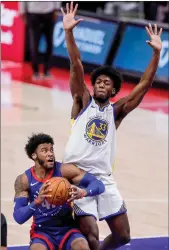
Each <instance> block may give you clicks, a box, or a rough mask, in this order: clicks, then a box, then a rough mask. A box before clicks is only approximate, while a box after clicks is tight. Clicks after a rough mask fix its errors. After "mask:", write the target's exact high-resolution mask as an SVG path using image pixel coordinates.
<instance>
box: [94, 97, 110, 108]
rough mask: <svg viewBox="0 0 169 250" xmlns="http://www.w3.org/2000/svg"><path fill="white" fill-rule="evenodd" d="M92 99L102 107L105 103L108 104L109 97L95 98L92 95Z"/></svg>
mask: <svg viewBox="0 0 169 250" xmlns="http://www.w3.org/2000/svg"><path fill="white" fill-rule="evenodd" d="M94 100H95V102H96V104H97V105H98V106H99V107H101V108H102V107H104V106H106V105H107V104H109V99H105V100H103V99H99V98H97V99H96V98H95V97H94Z"/></svg>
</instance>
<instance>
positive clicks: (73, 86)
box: [61, 2, 162, 250]
mask: <svg viewBox="0 0 169 250" xmlns="http://www.w3.org/2000/svg"><path fill="white" fill-rule="evenodd" d="M77 7H78V6H77V5H76V6H75V8H74V7H73V2H72V3H71V4H68V3H67V4H66V10H65V11H64V10H63V9H61V11H62V14H63V28H64V30H65V39H66V44H67V50H68V54H69V58H70V62H71V67H70V90H71V94H72V97H73V108H72V113H71V116H72V129H71V135H70V137H69V140H68V143H67V145H66V149H65V154H64V161H63V162H64V163H71V162H73V163H74V164H75V165H76V166H78V167H79V168H81V169H84V170H85V171H87V172H90V173H92V174H94V175H95V176H96V177H97V178H98V179H99V180H102V181H103V183H104V184H105V192H104V193H102V194H101V195H100V196H97V197H84V198H83V199H81V200H79V201H78V200H77V201H75V203H76V204H77V205H78V207H80V209H81V215H83V216H82V217H80V225H81V227H80V228H81V231H82V232H83V233H84V235H86V236H87V238H88V241H89V244H90V247H91V249H93V250H97V249H99V241H98V237H99V236H98V227H97V223H96V220H95V218H99V220H106V222H107V224H108V226H109V228H110V230H111V232H112V233H111V234H110V235H109V236H108V237H107V238H106V239H105V240H104V241H103V244H102V246H101V250H108V249H116V248H118V247H120V246H122V245H124V244H126V243H128V242H129V241H130V228H129V222H128V217H127V213H126V207H125V204H124V201H123V199H122V197H121V195H120V193H119V191H118V188H117V184H116V182H115V180H114V177H113V174H112V165H113V164H114V159H115V144H116V129H117V128H118V127H119V125H120V123H121V122H122V120H123V119H124V118H125V117H126V116H127V114H129V113H130V112H131V111H132V110H133V109H135V108H136V107H137V106H138V105H139V104H140V102H141V101H142V99H143V97H144V95H145V94H146V93H147V91H148V89H149V88H150V87H151V85H152V81H153V78H154V76H155V73H156V70H157V67H158V63H159V59H160V51H161V47H162V43H161V39H160V36H161V33H162V29H160V30H159V31H158V29H157V25H156V24H155V25H154V28H152V26H151V24H149V26H148V27H146V31H147V33H148V35H149V37H150V41H147V43H148V45H150V46H151V47H152V49H153V55H152V59H151V62H150V64H149V65H148V67H147V69H146V71H145V73H144V74H143V76H142V78H141V80H140V82H139V83H138V85H137V86H136V87H135V88H134V89H133V90H132V91H131V93H130V94H129V95H128V96H125V97H124V98H122V99H120V100H119V101H117V102H116V103H114V104H113V105H112V104H110V102H109V100H110V98H111V97H114V96H115V95H116V94H117V93H118V92H119V90H120V88H121V84H122V77H121V75H120V73H119V72H117V71H116V70H114V69H112V68H111V67H110V66H102V67H100V68H97V69H96V70H95V71H94V72H92V75H91V82H92V85H93V92H94V95H93V97H92V96H91V95H90V93H89V90H88V89H87V86H86V84H85V82H84V70H83V66H82V63H81V58H80V53H79V50H78V48H77V46H76V43H75V39H74V36H73V29H74V27H75V26H76V25H77V24H78V23H79V22H81V21H82V19H79V20H75V15H76V11H77ZM124 56H125V55H124ZM145 56H146V55H145ZM82 211H83V212H82ZM78 215H80V214H78ZM91 215H92V216H91Z"/></svg>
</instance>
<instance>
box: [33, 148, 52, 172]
mask: <svg viewBox="0 0 169 250" xmlns="http://www.w3.org/2000/svg"><path fill="white" fill-rule="evenodd" d="M32 157H35V159H34V160H35V162H36V161H37V162H38V163H39V164H40V165H41V166H42V167H44V168H46V169H50V168H53V167H54V163H55V154H54V150H53V145H52V144H51V143H43V144H40V145H39V146H38V147H37V149H36V152H35V153H34V154H33V155H32Z"/></svg>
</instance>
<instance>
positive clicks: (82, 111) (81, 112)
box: [72, 95, 92, 121]
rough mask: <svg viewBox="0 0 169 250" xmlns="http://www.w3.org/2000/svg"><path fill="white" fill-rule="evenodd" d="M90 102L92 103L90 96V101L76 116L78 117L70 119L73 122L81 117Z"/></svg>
mask: <svg viewBox="0 0 169 250" xmlns="http://www.w3.org/2000/svg"><path fill="white" fill-rule="evenodd" d="M91 102H92V97H91V95H90V100H89V102H88V104H87V105H86V107H85V108H83V109H82V110H81V111H80V113H79V114H78V116H76V117H75V118H72V119H74V121H75V120H76V119H77V118H78V117H79V116H81V115H82V114H83V113H84V112H85V110H86V109H87V108H88V107H89V105H90V103H91Z"/></svg>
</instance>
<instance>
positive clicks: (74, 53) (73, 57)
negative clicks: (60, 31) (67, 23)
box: [65, 30, 80, 65]
mask: <svg viewBox="0 0 169 250" xmlns="http://www.w3.org/2000/svg"><path fill="white" fill-rule="evenodd" d="M65 35H66V44H67V50H68V54H69V58H70V61H71V63H72V64H74V65H76V63H77V62H78V60H80V52H79V49H78V47H77V45H76V43H75V39H74V36H73V31H72V30H67V31H65Z"/></svg>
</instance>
